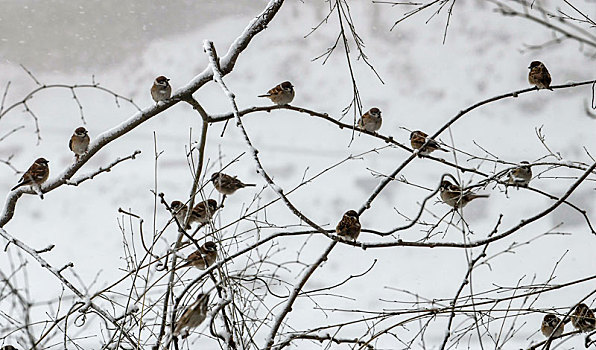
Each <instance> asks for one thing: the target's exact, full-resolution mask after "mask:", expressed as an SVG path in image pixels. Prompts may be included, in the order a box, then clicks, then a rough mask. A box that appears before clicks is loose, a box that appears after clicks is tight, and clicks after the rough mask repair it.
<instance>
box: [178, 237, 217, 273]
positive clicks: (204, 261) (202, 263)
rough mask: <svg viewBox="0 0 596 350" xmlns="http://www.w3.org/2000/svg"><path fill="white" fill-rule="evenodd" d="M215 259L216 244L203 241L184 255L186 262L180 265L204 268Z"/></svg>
mask: <svg viewBox="0 0 596 350" xmlns="http://www.w3.org/2000/svg"><path fill="white" fill-rule="evenodd" d="M216 260H217V245H216V244H215V242H212V241H207V242H205V243H204V244H203V245H202V246H201V247H200V248H199V249H198V250H197V251H195V252H193V253H191V254H190V255H189V256H188V257H186V263H184V265H182V266H180V267H188V266H194V267H196V268H198V269H199V270H205V269H206V268H208V267H209V266H211V265H213V263H215V261H216Z"/></svg>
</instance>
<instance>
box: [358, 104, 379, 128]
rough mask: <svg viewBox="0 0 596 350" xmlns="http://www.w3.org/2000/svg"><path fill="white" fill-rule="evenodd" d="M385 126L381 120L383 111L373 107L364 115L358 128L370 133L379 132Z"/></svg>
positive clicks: (359, 121) (359, 120)
mask: <svg viewBox="0 0 596 350" xmlns="http://www.w3.org/2000/svg"><path fill="white" fill-rule="evenodd" d="M381 124H383V119H382V118H381V110H380V109H378V108H377V107H373V108H371V109H369V110H368V112H366V113H364V114H363V115H362V117H360V119H358V128H360V130H366V131H370V132H377V131H378V130H379V129H380V128H381Z"/></svg>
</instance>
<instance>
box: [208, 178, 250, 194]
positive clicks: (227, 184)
mask: <svg viewBox="0 0 596 350" xmlns="http://www.w3.org/2000/svg"><path fill="white" fill-rule="evenodd" d="M211 182H213V186H215V189H216V190H217V191H219V193H221V194H225V195H228V194H233V193H234V192H236V191H237V190H238V189H240V188H244V187H248V186H256V184H245V183H243V182H242V181H240V180H238V179H237V178H236V176H234V177H232V176H230V175H226V174H224V173H213V175H211Z"/></svg>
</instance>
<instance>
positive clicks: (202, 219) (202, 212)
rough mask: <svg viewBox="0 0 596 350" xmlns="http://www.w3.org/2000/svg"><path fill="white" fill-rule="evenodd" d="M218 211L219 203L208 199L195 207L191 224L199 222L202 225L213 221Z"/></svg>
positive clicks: (191, 216) (191, 215)
mask: <svg viewBox="0 0 596 350" xmlns="http://www.w3.org/2000/svg"><path fill="white" fill-rule="evenodd" d="M216 210H217V201H215V199H208V200H206V201H202V202H200V203H199V204H197V205H195V207H194V208H193V209H192V213H191V214H190V221H191V222H198V223H200V224H206V223H208V222H209V220H211V218H212V217H213V214H215V211H216Z"/></svg>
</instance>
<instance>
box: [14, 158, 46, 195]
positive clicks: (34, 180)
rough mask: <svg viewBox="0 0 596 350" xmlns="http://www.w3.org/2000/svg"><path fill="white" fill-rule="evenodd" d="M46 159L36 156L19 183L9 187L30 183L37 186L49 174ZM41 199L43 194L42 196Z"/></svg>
mask: <svg viewBox="0 0 596 350" xmlns="http://www.w3.org/2000/svg"><path fill="white" fill-rule="evenodd" d="M48 163H49V162H48V161H47V160H46V159H45V158H37V159H36V160H35V162H34V163H33V164H32V165H31V166H30V167H29V169H27V171H26V172H25V173H24V174H23V176H22V177H21V179H20V180H19V183H17V185H16V186H15V187H13V188H12V189H11V191H14V190H16V189H17V188H19V187H21V186H26V185H32V186H39V185H41V184H42V183H44V181H46V180H47V179H48V176H50V167H48ZM42 199H43V196H42Z"/></svg>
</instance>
